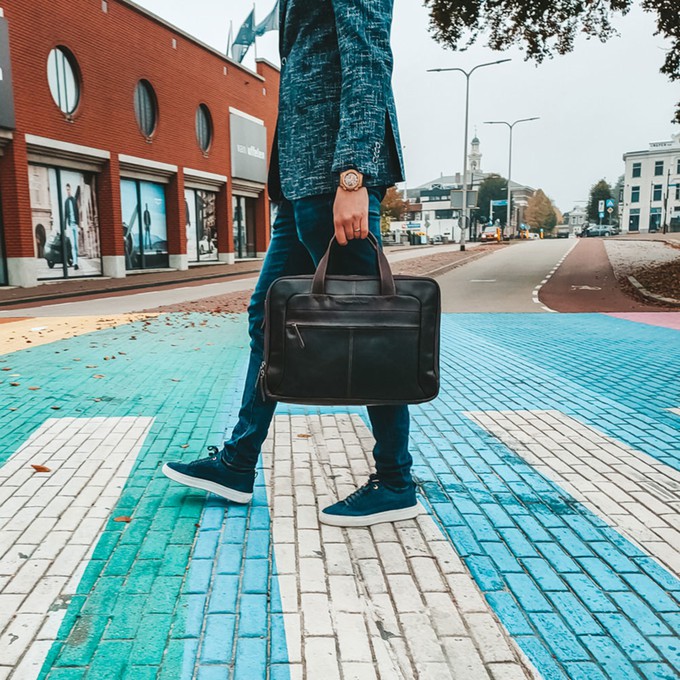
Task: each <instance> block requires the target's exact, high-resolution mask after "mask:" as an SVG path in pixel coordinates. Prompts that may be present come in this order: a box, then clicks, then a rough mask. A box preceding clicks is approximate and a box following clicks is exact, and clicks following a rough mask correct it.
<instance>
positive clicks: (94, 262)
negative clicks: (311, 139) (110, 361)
mask: <svg viewBox="0 0 680 680" xmlns="http://www.w3.org/2000/svg"><path fill="white" fill-rule="evenodd" d="M3 4H4V3H3V0H0V15H2V16H0V284H10V285H19V286H32V285H35V284H36V283H37V282H39V281H41V280H47V279H54V278H66V277H69V278H71V277H77V276H97V275H104V276H111V277H122V276H125V275H126V274H127V273H129V272H131V271H135V270H144V269H146V270H148V269H158V268H168V267H169V268H174V269H186V268H187V267H189V266H194V265H199V264H201V263H206V262H220V261H221V262H226V263H231V262H233V261H234V259H238V258H245V257H258V256H262V255H263V253H264V251H265V250H266V248H267V245H268V242H269V226H270V208H269V199H268V195H267V191H266V187H265V181H266V169H267V162H268V158H269V151H270V146H271V142H272V139H273V136H274V126H275V122H276V109H277V102H278V85H279V72H278V69H277V68H275V67H274V66H272V65H270V64H269V63H267V62H266V61H263V60H259V61H258V62H257V72H253V71H251V70H249V69H247V68H245V67H243V66H241V65H240V64H237V63H236V62H234V61H232V60H230V59H228V58H227V57H225V56H223V55H221V54H220V53H219V52H217V51H216V50H213V49H212V48H210V47H208V46H206V45H204V44H202V43H201V42H199V41H198V40H196V39H194V38H192V37H191V36H189V35H187V34H185V33H183V32H182V31H180V30H178V29H177V28H175V27H173V26H171V25H169V24H168V23H166V22H164V21H163V20H161V19H160V18H158V17H156V16H155V15H153V14H150V13H149V12H147V11H145V10H143V9H141V8H140V7H138V6H136V5H135V4H134V3H132V2H129V1H128V0H31V1H30V2H18V3H7V5H6V6H4V7H3ZM3 10H4V11H3ZM206 20H209V18H206Z"/></svg>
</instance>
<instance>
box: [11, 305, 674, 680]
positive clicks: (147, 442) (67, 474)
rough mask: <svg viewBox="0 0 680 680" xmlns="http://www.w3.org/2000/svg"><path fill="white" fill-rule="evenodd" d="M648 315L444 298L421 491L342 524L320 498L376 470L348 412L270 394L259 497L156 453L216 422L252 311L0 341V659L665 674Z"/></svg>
mask: <svg viewBox="0 0 680 680" xmlns="http://www.w3.org/2000/svg"><path fill="white" fill-rule="evenodd" d="M654 316H655V323H657V324H660V325H649V324H645V323H637V322H636V321H633V320H629V318H625V319H623V318H615V317H613V316H606V315H596V314H576V315H546V316H541V317H536V316H533V315H528V314H527V315H521V314H503V315H475V314H471V315H447V316H445V317H444V320H443V328H442V350H443V356H442V368H443V377H444V380H443V389H442V395H441V397H440V398H439V399H438V400H436V401H435V402H432V403H430V404H425V405H423V406H419V407H414V408H413V428H412V437H411V441H412V450H413V455H414V461H415V462H414V473H415V475H416V477H417V481H418V485H419V491H420V500H421V503H422V506H423V511H422V513H421V515H420V516H419V517H418V518H417V520H413V521H410V522H404V523H401V524H399V525H396V526H394V527H392V526H382V527H374V528H372V529H370V530H367V529H362V530H352V531H348V530H340V529H336V528H329V527H321V526H319V524H318V521H317V518H316V513H317V510H318V506H319V505H321V504H323V503H325V502H326V501H327V500H328V499H330V498H334V497H336V496H337V495H343V494H345V493H346V492H347V491H348V490H350V489H351V488H353V486H354V485H355V484H356V483H357V482H358V481H359V480H361V479H362V477H364V476H365V474H366V472H367V466H368V452H369V451H370V448H371V440H370V436H369V434H368V430H367V428H366V424H365V412H364V410H363V409H347V408H346V409H335V410H332V411H331V410H328V409H319V408H311V407H281V408H280V409H279V412H278V416H277V419H276V422H275V429H274V431H273V432H272V434H271V438H270V440H269V441H268V443H267V446H266V451H265V455H264V456H263V461H262V468H261V474H260V476H259V477H258V480H257V486H256V494H255V498H254V502H253V504H252V505H251V506H248V507H242V506H234V505H229V504H226V503H222V502H221V501H220V500H218V499H217V498H216V497H213V496H209V497H206V495H205V494H203V493H202V492H198V491H191V490H185V489H184V488H182V487H181V486H179V485H176V484H173V483H171V482H169V480H167V479H166V478H165V477H163V476H162V475H161V473H160V467H159V466H160V464H161V462H162V461H163V460H165V459H167V458H169V457H170V458H175V457H184V458H187V459H189V458H193V457H194V456H195V455H196V453H197V452H198V451H200V450H202V449H203V448H204V447H205V446H206V445H208V444H213V443H217V442H219V441H220V439H221V438H222V436H223V433H224V431H225V428H226V427H227V426H228V424H229V422H231V420H232V418H233V415H234V413H235V411H236V409H237V406H238V400H239V396H240V395H239V390H240V380H241V378H242V376H243V372H244V369H245V359H246V356H247V337H246V333H245V320H244V318H243V317H242V316H240V315H223V316H215V315H200V314H196V315H189V316H185V315H167V316H166V315H162V316H159V317H158V318H155V319H147V320H145V321H135V322H132V323H130V324H127V325H122V326H118V327H115V328H102V330H99V331H95V332H90V333H85V334H82V335H77V336H76V337H71V338H65V339H60V340H57V341H55V342H51V343H49V344H44V345H41V346H31V347H29V348H27V349H23V350H21V351H11V350H12V348H9V351H8V350H7V349H5V345H4V344H3V350H4V351H5V352H6V353H5V354H4V356H0V369H1V370H0V441H1V442H2V448H0V464H2V465H3V466H2V467H1V468H0V481H1V483H0V522H2V523H3V524H2V527H1V531H0V551H1V554H0V567H2V570H1V571H0V628H1V629H0V678H8V677H12V678H13V680H15V679H16V678H20V679H21V680H24V679H26V680H30V679H32V678H38V677H40V678H47V679H49V680H55V679H56V680H65V679H68V680H75V679H76V678H78V679H80V678H86V679H87V680H91V679H93V678H116V679H117V678H126V679H127V678H129V679H130V680H133V679H134V680H138V679H141V680H145V679H146V678H163V679H165V678H168V679H170V678H172V679H173V680H175V679H177V678H199V679H200V680H212V679H215V680H217V679H218V678H219V679H226V678H237V679H239V680H240V679H241V678H244V679H246V680H259V679H260V678H263V679H264V678H271V679H273V680H281V679H283V678H300V677H305V678H309V679H310V680H316V678H321V680H325V678H326V676H327V677H328V678H329V679H330V678H343V680H345V679H348V678H381V679H382V678H384V679H386V680H387V679H389V680H392V679H393V678H423V680H429V679H430V678H439V677H442V678H450V677H453V678H459V677H463V676H465V677H466V679H476V678H492V679H493V680H499V679H501V678H503V679H505V680H511V679H514V678H526V677H532V676H533V677H537V678H547V679H552V678H559V679H569V680H571V679H572V678H573V679H576V680H579V679H581V678H582V679H584V680H586V679H587V680H598V679H600V678H607V679H609V680H624V679H625V680H629V679H632V678H645V679H648V678H655V679H661V678H666V679H671V678H677V677H678V668H680V603H679V601H680V580H679V579H678V572H679V571H680V564H679V563H678V557H677V556H678V553H677V548H678V545H680V542H679V541H678V540H677V539H678V535H677V531H678V526H680V521H679V520H680V493H679V491H680V429H679V424H680V420H678V418H679V416H680V411H679V409H680V387H679V386H680V368H679V367H680V356H679V353H680V343H678V337H679V336H678V331H677V330H674V329H673V328H671V327H665V326H670V325H671V323H670V317H665V316H664V315H663V314H655V315H654ZM630 318H635V316H632V317H630ZM664 319H667V320H668V321H667V323H666V324H665V323H664ZM12 325H13V324H12V323H8V324H3V326H2V327H0V338H5V337H6V336H7V334H8V333H10V332H12ZM36 325H39V323H36ZM7 352H8V353H7ZM114 355H115V357H116V359H115V360H112V359H111V357H112V356H114ZM107 357H108V359H107ZM480 357H484V361H480ZM489 357H492V358H493V359H489ZM5 369H7V370H5ZM13 383H15V384H13ZM31 387H39V388H40V389H38V390H31V389H30V388H31ZM301 435H302V436H301ZM32 464H38V465H46V466H47V467H48V468H50V472H36V471H34V470H33V468H31V467H30V465H32ZM125 517H129V518H130V520H131V521H130V522H124V521H115V520H116V518H119V519H120V518H125ZM3 626H4V627H3Z"/></svg>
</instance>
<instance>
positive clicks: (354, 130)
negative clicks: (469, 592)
mask: <svg viewBox="0 0 680 680" xmlns="http://www.w3.org/2000/svg"><path fill="white" fill-rule="evenodd" d="M393 2H394V0H281V10H280V11H281V16H280V27H281V29H280V30H281V33H280V53H281V91H280V101H279V119H278V124H277V133H276V136H275V139H274V147H273V151H272V163H271V168H270V177H269V191H270V195H271V196H272V199H273V200H278V201H279V202H280V205H279V212H278V216H277V218H276V221H275V223H274V227H273V233H272V240H271V244H270V246H269V250H268V252H267V257H266V259H265V261H264V264H263V267H262V271H261V273H260V278H259V280H258V283H257V286H256V288H255V291H254V293H253V297H252V299H251V302H250V306H249V309H248V313H249V332H250V338H251V343H250V347H251V354H250V362H249V366H248V372H247V376H246V381H245V386H244V391H243V401H242V405H241V410H240V412H239V418H238V422H237V423H236V426H235V427H234V429H233V431H232V433H231V436H230V438H229V439H228V441H226V442H225V443H224V446H223V448H222V449H218V448H217V447H210V452H211V455H210V456H209V457H207V458H203V459H200V460H196V461H193V462H191V463H179V462H173V463H166V464H165V465H164V467H163V472H164V473H165V474H166V475H167V476H168V477H170V479H173V480H175V481H178V482H181V483H183V484H186V485H187V486H191V487H194V488H199V489H204V490H207V491H212V492H213V493H216V494H219V495H220V496H223V497H224V498H227V499H229V500H231V501H234V502H237V503H247V502H249V501H250V499H251V497H252V494H253V481H254V479H255V467H256V465H257V461H258V458H259V455H260V451H261V447H262V443H263V442H264V440H265V438H266V437H267V432H268V430H269V426H270V423H271V420H272V418H273V415H274V410H275V408H276V403H274V402H271V401H266V400H264V399H263V398H262V397H261V395H260V393H259V391H258V386H257V380H258V374H259V370H260V365H261V363H262V360H263V352H264V347H263V330H262V320H263V318H264V300H265V295H266V293H267V289H268V288H269V286H270V285H271V283H272V282H273V281H274V280H275V279H277V278H279V277H281V276H290V275H293V274H308V273H312V272H313V271H314V268H315V266H316V264H317V263H318V262H319V260H320V259H321V257H322V256H323V254H324V252H325V250H326V248H327V246H328V242H329V240H330V238H331V237H332V236H333V234H335V237H336V239H337V241H338V242H339V244H340V245H341V246H344V247H343V248H340V249H339V250H338V252H337V253H336V254H334V265H335V267H336V269H337V270H338V271H339V272H340V273H348V274H364V275H372V274H374V273H375V272H376V262H375V253H374V251H373V250H372V248H371V247H370V244H369V243H367V242H366V241H365V240H364V239H366V237H367V236H368V232H369V231H370V232H371V233H373V234H374V235H375V236H376V238H377V239H380V203H381V201H382V198H383V196H384V194H385V190H386V187H388V186H391V185H392V184H394V183H395V182H398V181H401V180H402V179H403V162H402V158H401V145H400V143H399V136H398V128H397V117H396V109H395V104H394V95H393V93H392V85H391V78H392V53H391V49H390V30H391V24H392V10H393ZM336 255H337V257H336ZM368 413H369V418H370V421H371V425H372V428H373V434H374V436H375V440H376V444H375V447H374V449H373V456H374V459H375V464H376V473H375V474H372V475H370V477H369V479H368V482H367V483H366V484H365V485H364V486H362V487H361V488H359V489H357V490H356V491H355V492H354V493H352V494H351V495H350V496H348V497H347V498H345V499H344V500H341V501H339V502H338V503H336V504H334V505H332V506H330V507H328V508H325V509H324V510H323V511H322V512H321V514H320V520H321V521H322V522H324V523H326V524H333V525H336V526H368V525H371V524H376V523H378V522H386V521H396V520H401V519H408V518H411V517H414V516H415V515H416V514H417V511H418V508H417V503H416V494H415V486H414V483H413V480H412V478H411V465H412V459H411V455H410V453H409V450H408V438H409V413H408V407H407V406H371V407H369V408H368Z"/></svg>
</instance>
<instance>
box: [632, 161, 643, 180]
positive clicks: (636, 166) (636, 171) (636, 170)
mask: <svg viewBox="0 0 680 680" xmlns="http://www.w3.org/2000/svg"><path fill="white" fill-rule="evenodd" d="M641 175H642V163H633V177H640V176H641Z"/></svg>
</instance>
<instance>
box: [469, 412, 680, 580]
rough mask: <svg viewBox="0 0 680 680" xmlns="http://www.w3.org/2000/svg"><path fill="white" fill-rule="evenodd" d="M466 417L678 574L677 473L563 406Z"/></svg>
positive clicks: (679, 492) (679, 505)
mask: <svg viewBox="0 0 680 680" xmlns="http://www.w3.org/2000/svg"><path fill="white" fill-rule="evenodd" d="M467 416H468V417H469V418H471V419H472V420H474V421H475V422H476V423H478V424H479V425H480V426H481V427H482V428H484V429H485V430H486V431H487V432H489V433H490V434H492V435H494V436H495V437H497V438H498V439H499V440H500V441H501V442H503V443H504V444H505V445H506V446H507V447H508V448H510V449H511V450H513V451H515V452H516V453H517V454H518V455H520V456H521V457H522V458H524V460H526V462H527V463H529V464H530V465H532V467H533V468H534V469H535V470H536V471H537V472H539V473H541V474H542V475H544V476H545V477H546V478H548V479H550V480H552V481H553V482H555V483H557V484H558V485H559V486H560V487H562V489H564V490H565V491H566V492H568V493H569V494H570V495H571V496H572V497H573V498H575V499H576V500H578V501H579V502H581V503H583V504H584V505H585V506H586V507H587V508H588V509H589V510H591V512H593V513H595V514H596V515H598V516H599V517H600V518H601V519H602V520H603V521H605V522H606V523H607V524H609V525H610V526H611V527H613V528H614V529H616V530H617V531H619V532H620V533H621V534H623V535H625V536H626V537H627V538H628V539H629V540H630V541H631V542H633V543H634V544H636V545H637V546H638V547H640V548H642V549H643V550H644V551H646V552H647V553H648V554H649V555H650V556H651V557H653V558H654V559H656V560H658V561H659V562H660V563H661V564H662V565H663V566H664V567H665V568H666V569H668V570H669V571H671V572H672V573H674V574H676V575H678V574H680V552H679V551H678V548H679V547H680V531H679V530H678V527H680V472H679V471H677V470H675V469H673V468H672V467H670V466H668V465H665V464H664V463H663V462H661V461H659V460H657V459H656V458H654V457H652V456H649V455H647V454H645V453H642V452H640V451H636V450H635V449H633V448H631V447H629V446H626V445H625V444H623V443H621V442H619V441H617V440H615V439H612V438H610V437H607V436H606V435H604V434H602V433H601V432H598V431H597V430H596V429H594V428H592V427H589V426H587V425H585V424H583V423H582V422H580V421H578V420H576V419H574V418H572V417H570V416H567V415H565V414H563V413H560V412H559V411H473V412H468V413H467Z"/></svg>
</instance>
